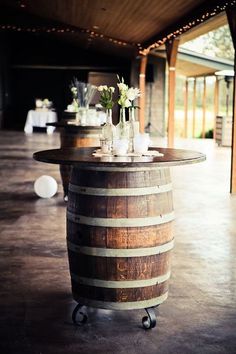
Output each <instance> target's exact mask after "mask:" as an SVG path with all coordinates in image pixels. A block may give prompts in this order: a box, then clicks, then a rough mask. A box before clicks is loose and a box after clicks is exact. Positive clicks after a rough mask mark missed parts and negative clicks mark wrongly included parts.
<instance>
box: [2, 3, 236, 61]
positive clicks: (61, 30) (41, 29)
mask: <svg viewBox="0 0 236 354" xmlns="http://www.w3.org/2000/svg"><path fill="white" fill-rule="evenodd" d="M235 5H236V0H231V1H229V0H228V1H225V2H224V3H223V4H221V5H216V6H213V8H212V9H208V10H207V11H206V12H204V13H202V14H201V15H199V16H197V18H195V19H192V20H188V22H187V23H185V24H183V25H182V26H181V27H179V28H177V29H176V30H174V31H172V32H170V33H167V34H166V35H165V36H164V37H162V38H159V39H157V40H156V41H155V42H154V43H152V44H150V45H149V46H147V47H146V48H144V47H143V46H142V44H141V43H133V42H132V43H131V42H127V41H124V40H120V39H117V38H113V37H109V36H106V35H105V34H103V33H99V32H96V31H95V29H94V28H93V29H88V28H87V29H86V28H76V27H70V26H60V25H52V26H24V25H16V24H0V31H13V32H27V33H34V34H35V33H47V34H50V33H52V34H54V33H56V34H84V35H87V36H88V41H89V42H92V41H93V40H96V39H100V40H103V41H106V42H109V43H112V44H114V45H118V46H124V47H126V46H131V47H135V48H137V50H138V52H139V54H141V55H144V56H146V55H148V53H149V52H150V51H151V50H152V49H156V48H158V47H160V46H161V45H163V44H165V43H166V42H167V41H171V40H173V39H174V38H176V37H178V36H180V35H181V34H183V33H185V32H187V31H188V30H190V29H191V28H193V27H195V26H197V25H198V24H200V23H202V22H205V21H206V20H208V19H210V18H211V17H213V16H215V15H217V14H219V13H220V12H222V11H225V10H226V9H227V8H230V7H234V6H235Z"/></svg>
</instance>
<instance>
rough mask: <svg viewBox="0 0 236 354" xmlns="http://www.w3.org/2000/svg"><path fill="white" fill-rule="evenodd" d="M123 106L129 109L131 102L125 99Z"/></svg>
mask: <svg viewBox="0 0 236 354" xmlns="http://www.w3.org/2000/svg"><path fill="white" fill-rule="evenodd" d="M124 106H125V107H126V108H128V107H130V106H131V102H130V101H129V100H128V99H126V100H125V102H124Z"/></svg>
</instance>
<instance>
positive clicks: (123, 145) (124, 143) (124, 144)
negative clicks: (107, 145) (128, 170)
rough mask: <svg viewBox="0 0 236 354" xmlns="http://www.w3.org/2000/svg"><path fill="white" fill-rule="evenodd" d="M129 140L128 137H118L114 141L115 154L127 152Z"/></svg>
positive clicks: (122, 154)
mask: <svg viewBox="0 0 236 354" xmlns="http://www.w3.org/2000/svg"><path fill="white" fill-rule="evenodd" d="M128 148H129V141H128V140H127V139H118V140H115V141H114V142H113V154H114V155H116V156H124V155H126V154H127V152H128Z"/></svg>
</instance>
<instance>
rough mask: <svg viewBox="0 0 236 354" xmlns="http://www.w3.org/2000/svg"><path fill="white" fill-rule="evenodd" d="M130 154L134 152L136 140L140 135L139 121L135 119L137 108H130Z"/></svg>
mask: <svg viewBox="0 0 236 354" xmlns="http://www.w3.org/2000/svg"><path fill="white" fill-rule="evenodd" d="M128 123H129V152H134V138H135V136H136V135H138V134H139V121H137V120H136V119H135V108H134V107H130V108H129V121H128Z"/></svg>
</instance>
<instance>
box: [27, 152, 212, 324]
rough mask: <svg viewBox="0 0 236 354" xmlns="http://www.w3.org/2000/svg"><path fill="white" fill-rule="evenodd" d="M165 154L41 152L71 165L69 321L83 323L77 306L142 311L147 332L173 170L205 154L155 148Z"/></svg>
mask: <svg viewBox="0 0 236 354" xmlns="http://www.w3.org/2000/svg"><path fill="white" fill-rule="evenodd" d="M151 150H158V151H159V152H160V153H162V154H164V155H163V156H156V157H154V156H142V157H125V156H124V157H122V156H121V157H113V156H102V157H95V156H93V155H92V153H93V151H94V149H93V148H80V149H76V148H68V149H57V150H47V151H40V152H37V153H35V154H34V158H35V159H36V160H38V161H42V162H47V163H56V164H62V165H63V164H70V165H72V166H73V169H72V173H71V177H70V184H69V193H68V205H67V247H68V257H69V265H70V275H71V283H72V293H73V297H74V299H75V300H76V301H77V302H78V305H77V306H76V307H75V309H74V311H73V314H72V319H73V322H74V323H78V320H77V315H78V313H79V314H80V315H81V314H82V320H81V322H85V321H86V320H87V316H86V314H84V313H83V312H81V307H82V306H84V305H86V306H91V307H97V308H104V309H113V310H132V309H145V310H146V312H147V316H145V317H143V319H142V322H143V326H144V328H146V329H149V328H153V327H155V324H156V316H155V311H154V308H155V307H156V306H158V305H159V304H161V303H162V302H163V301H165V300H166V298H167V296H168V280H169V277H170V255H171V250H172V248H173V242H174V238H173V230H172V222H173V219H174V209H173V201H172V185H171V177H170V169H169V167H170V166H176V165H184V164H191V163H197V162H201V161H204V160H205V155H203V154H201V153H198V152H194V151H187V150H180V149H165V148H158V149H157V148H153V149H151Z"/></svg>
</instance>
